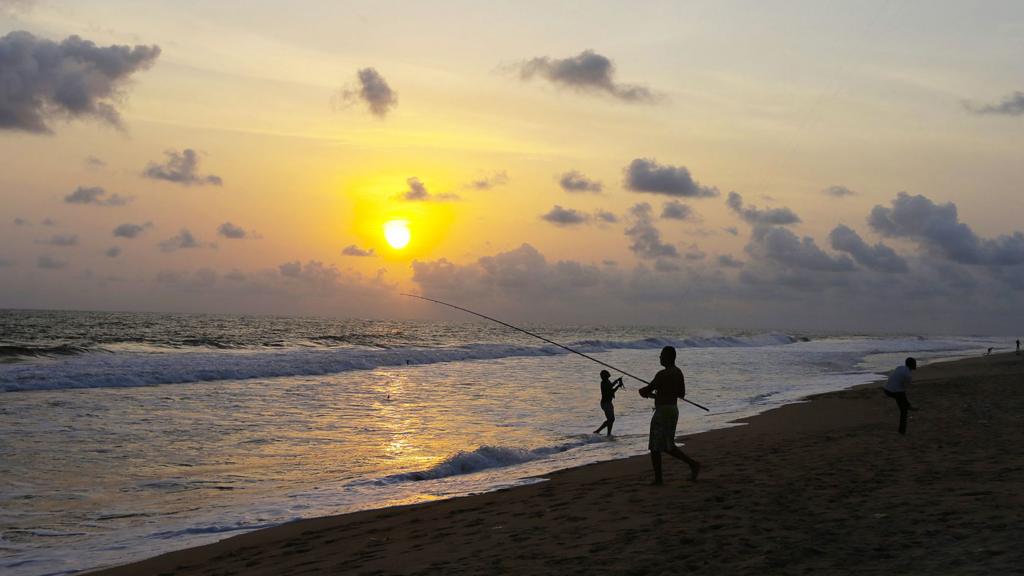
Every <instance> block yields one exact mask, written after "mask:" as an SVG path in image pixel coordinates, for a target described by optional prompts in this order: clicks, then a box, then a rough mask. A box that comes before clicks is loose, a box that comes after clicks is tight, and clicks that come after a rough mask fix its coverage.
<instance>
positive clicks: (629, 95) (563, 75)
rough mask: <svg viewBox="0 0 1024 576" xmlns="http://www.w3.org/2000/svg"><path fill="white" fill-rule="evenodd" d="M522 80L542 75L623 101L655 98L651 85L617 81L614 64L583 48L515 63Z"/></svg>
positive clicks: (551, 79) (561, 85)
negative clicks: (572, 53) (567, 55)
mask: <svg viewBox="0 0 1024 576" xmlns="http://www.w3.org/2000/svg"><path fill="white" fill-rule="evenodd" d="M516 69H518V71H519V77H520V78H521V79H522V80H530V79H532V78H534V77H537V76H539V77H541V78H544V79H545V80H548V81H549V82H551V83H552V84H554V85H556V86H559V87H564V88H569V89H572V90H575V91H577V92H590V93H597V94H608V95H610V96H613V97H615V98H617V99H619V100H622V101H623V102H630V103H645V102H654V101H655V100H656V99H657V97H656V96H655V95H654V94H653V93H652V92H651V91H650V89H648V88H646V87H644V86H639V85H635V84H621V83H619V82H616V81H615V64H614V63H613V62H612V61H611V60H610V59H609V58H607V57H606V56H602V55H600V54H598V53H596V52H594V51H593V50H584V51H583V52H580V53H579V54H577V55H576V56H572V57H570V58H548V57H546V56H545V57H540V58H533V59H530V60H527V61H525V62H522V63H520V64H518V65H517V66H516Z"/></svg>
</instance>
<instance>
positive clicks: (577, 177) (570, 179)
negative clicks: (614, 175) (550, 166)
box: [558, 170, 603, 193]
mask: <svg viewBox="0 0 1024 576" xmlns="http://www.w3.org/2000/svg"><path fill="white" fill-rule="evenodd" d="M558 185H559V186H561V187H562V190H565V191H566V192H593V193H598V192H600V191H601V190H602V188H603V185H602V184H601V181H600V180H591V179H590V178H587V177H586V176H585V175H583V173H582V172H580V171H578V170H570V171H568V172H566V173H564V174H562V175H561V176H559V177H558Z"/></svg>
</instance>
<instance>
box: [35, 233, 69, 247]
mask: <svg viewBox="0 0 1024 576" xmlns="http://www.w3.org/2000/svg"><path fill="white" fill-rule="evenodd" d="M36 244H47V245H49V246H60V247H64V248H66V247H68V246H78V235H77V234H54V235H53V236H50V237H49V238H47V239H45V240H36Z"/></svg>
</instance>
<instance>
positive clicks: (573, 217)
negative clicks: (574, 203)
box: [541, 204, 590, 226]
mask: <svg viewBox="0 0 1024 576" xmlns="http://www.w3.org/2000/svg"><path fill="white" fill-rule="evenodd" d="M541 219H542V220H546V221H548V222H550V223H552V224H554V225H556V226H576V225H579V224H586V223H587V222H589V221H590V216H587V215H586V214H584V213H582V212H580V211H579V210H576V209H573V208H562V207H561V206H559V205H558V204H555V206H554V208H552V209H551V210H549V211H548V212H547V213H546V214H543V215H541Z"/></svg>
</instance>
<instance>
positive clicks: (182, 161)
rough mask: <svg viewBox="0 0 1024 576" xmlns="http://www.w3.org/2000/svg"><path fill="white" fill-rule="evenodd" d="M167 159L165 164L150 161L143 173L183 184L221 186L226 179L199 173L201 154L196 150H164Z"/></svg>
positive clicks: (154, 177)
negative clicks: (179, 151)
mask: <svg viewBox="0 0 1024 576" xmlns="http://www.w3.org/2000/svg"><path fill="white" fill-rule="evenodd" d="M164 154H165V155H166V156H167V161H166V162H164V163H163V164H158V163H156V162H150V163H149V165H148V166H146V169H145V170H144V171H143V172H142V175H143V176H144V177H146V178H152V179H153V180H164V181H167V182H174V183H175V184H181V185H183V186H205V185H207V184H210V185H213V186H220V185H222V184H224V181H223V180H222V179H221V177H220V176H215V175H213V174H207V175H202V174H199V155H198V154H197V153H196V151H195V150H193V149H191V148H186V149H184V150H182V151H181V153H178V151H176V150H168V151H166V152H164Z"/></svg>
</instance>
